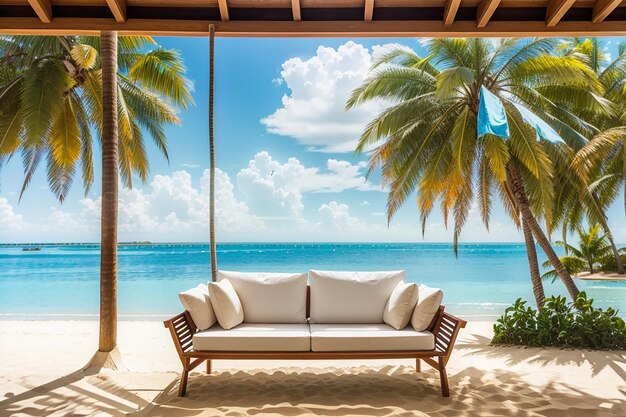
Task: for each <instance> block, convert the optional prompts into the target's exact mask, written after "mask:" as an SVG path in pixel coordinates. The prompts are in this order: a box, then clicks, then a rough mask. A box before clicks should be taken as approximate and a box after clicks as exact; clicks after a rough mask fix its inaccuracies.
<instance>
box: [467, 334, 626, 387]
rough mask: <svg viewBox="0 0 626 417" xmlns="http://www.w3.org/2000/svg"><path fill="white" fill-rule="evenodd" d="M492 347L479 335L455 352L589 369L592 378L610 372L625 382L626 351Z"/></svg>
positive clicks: (473, 335) (517, 362)
mask: <svg viewBox="0 0 626 417" xmlns="http://www.w3.org/2000/svg"><path fill="white" fill-rule="evenodd" d="M490 343H491V339H489V338H487V337H485V336H482V335H480V334H474V333H473V334H470V335H464V337H463V339H462V340H459V341H458V342H457V343H456V344H455V351H457V352H459V353H460V354H462V355H464V356H472V355H476V356H480V357H487V358H492V359H503V360H504V361H505V362H506V364H507V365H509V366H513V365H519V364H521V363H528V364H536V365H540V366H544V367H545V366H551V365H559V366H563V365H576V366H589V367H590V368H591V372H592V376H596V375H598V374H599V373H600V372H602V371H603V370H605V369H607V368H608V369H611V370H612V371H613V372H615V374H617V375H618V376H620V377H621V379H622V380H623V381H626V371H625V369H626V351H614V350H589V349H568V348H562V349H561V348H534V347H525V346H492V345H490ZM520 351H523V354H522V355H520V354H519V353H520Z"/></svg>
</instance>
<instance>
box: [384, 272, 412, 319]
mask: <svg viewBox="0 0 626 417" xmlns="http://www.w3.org/2000/svg"><path fill="white" fill-rule="evenodd" d="M417 295H418V294H417V285H415V284H413V283H406V282H401V283H399V284H398V285H396V288H395V289H394V290H393V292H392V293H391V295H390V296H389V301H387V306H386V307H385V312H384V314H383V320H384V321H385V323H387V324H388V325H390V326H391V327H393V328H394V329H396V330H400V329H404V328H405V327H406V325H407V324H409V321H410V320H411V316H412V315H413V309H414V308H415V304H416V303H417Z"/></svg>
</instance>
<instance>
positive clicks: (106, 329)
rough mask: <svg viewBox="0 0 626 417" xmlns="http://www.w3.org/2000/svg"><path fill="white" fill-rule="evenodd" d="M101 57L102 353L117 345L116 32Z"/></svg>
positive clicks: (103, 37)
mask: <svg viewBox="0 0 626 417" xmlns="http://www.w3.org/2000/svg"><path fill="white" fill-rule="evenodd" d="M100 48H101V58H102V215H101V240H100V341H99V347H98V350H99V351H100V352H111V351H112V350H113V349H115V347H116V345H117V216H118V202H117V199H118V176H119V171H118V169H119V168H118V159H119V156H118V131H117V32H112V31H103V32H101V34H100Z"/></svg>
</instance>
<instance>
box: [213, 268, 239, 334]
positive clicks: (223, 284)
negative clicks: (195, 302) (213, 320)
mask: <svg viewBox="0 0 626 417" xmlns="http://www.w3.org/2000/svg"><path fill="white" fill-rule="evenodd" d="M209 296H210V297H211V304H213V310H215V316H216V317H217V321H218V322H219V324H220V326H222V328H224V329H226V330H228V329H232V328H233V327H235V326H237V325H239V324H241V323H243V307H242V306H241V301H239V296H237V292H235V289H234V288H233V286H232V284H231V283H230V282H229V281H228V280H227V279H224V280H222V281H219V282H209Z"/></svg>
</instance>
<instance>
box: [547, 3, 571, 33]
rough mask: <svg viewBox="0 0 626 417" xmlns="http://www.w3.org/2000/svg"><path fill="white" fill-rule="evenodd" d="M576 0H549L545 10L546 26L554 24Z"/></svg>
mask: <svg viewBox="0 0 626 417" xmlns="http://www.w3.org/2000/svg"><path fill="white" fill-rule="evenodd" d="M574 3H576V0H551V1H550V3H549V4H548V9H547V10H546V26H548V27H553V26H556V25H557V24H558V23H559V22H560V21H561V19H562V18H563V16H565V13H567V11H568V10H569V9H570V8H571V7H572V6H573V5H574Z"/></svg>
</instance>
